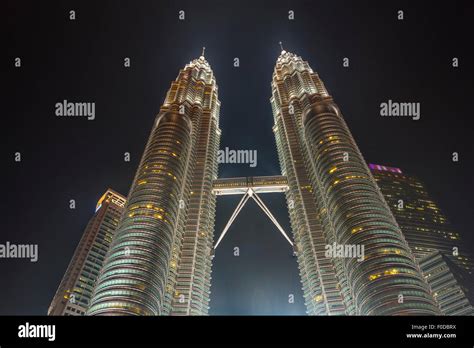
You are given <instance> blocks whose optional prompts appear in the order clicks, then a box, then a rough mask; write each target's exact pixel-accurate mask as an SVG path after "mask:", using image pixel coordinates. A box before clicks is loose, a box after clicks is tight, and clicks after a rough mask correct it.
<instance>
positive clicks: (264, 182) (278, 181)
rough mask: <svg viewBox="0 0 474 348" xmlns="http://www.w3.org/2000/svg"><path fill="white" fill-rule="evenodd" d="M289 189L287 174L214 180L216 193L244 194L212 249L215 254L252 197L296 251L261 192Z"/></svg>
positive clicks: (213, 189) (213, 190)
mask: <svg viewBox="0 0 474 348" xmlns="http://www.w3.org/2000/svg"><path fill="white" fill-rule="evenodd" d="M286 190H288V179H287V178H286V176H281V175H277V176H249V177H238V178H224V179H217V180H214V182H213V188H212V192H213V193H214V194H215V195H218V196H220V195H242V198H241V200H240V202H239V204H237V207H236V208H235V210H234V212H233V213H232V215H231V216H230V218H229V221H228V222H227V224H226V225H225V227H224V230H223V231H222V233H221V235H220V236H219V239H218V240H217V242H216V245H215V246H214V249H213V250H212V253H213V254H214V250H215V249H216V248H217V247H218V246H219V244H220V242H221V241H222V239H223V238H224V236H225V235H226V233H227V231H228V230H229V228H230V226H232V223H233V222H234V221H235V219H236V218H237V216H238V215H239V213H240V211H241V210H242V208H243V207H244V206H245V204H246V203H247V201H248V200H249V199H250V198H252V199H253V200H254V201H255V202H256V203H257V205H258V206H259V207H260V209H262V210H263V212H264V213H265V214H266V215H267V216H268V218H269V219H270V221H271V222H273V224H274V225H275V227H276V228H277V229H278V231H280V233H281V234H282V235H283V237H284V238H285V239H286V240H287V242H288V243H289V244H290V245H291V247H292V248H293V251H294V252H295V253H296V249H295V247H294V244H293V242H292V241H291V239H290V238H289V237H288V235H287V234H286V232H285V231H284V230H283V227H281V225H280V224H279V223H278V221H277V219H276V218H275V216H273V214H272V213H271V211H270V209H268V207H267V206H266V205H265V203H264V202H263V200H262V199H261V198H260V196H259V194H261V193H275V192H280V193H281V192H285V191H286Z"/></svg>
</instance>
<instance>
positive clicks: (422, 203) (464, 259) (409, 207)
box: [369, 164, 474, 315]
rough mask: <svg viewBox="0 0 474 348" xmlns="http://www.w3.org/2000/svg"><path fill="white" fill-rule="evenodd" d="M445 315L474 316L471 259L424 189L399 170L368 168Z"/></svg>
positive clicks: (415, 179)
mask: <svg viewBox="0 0 474 348" xmlns="http://www.w3.org/2000/svg"><path fill="white" fill-rule="evenodd" d="M369 167H370V169H371V171H372V174H373V176H374V178H375V180H376V181H377V184H378V185H379V187H380V190H381V191H382V193H383V195H384V197H385V199H386V201H387V203H388V204H389V206H390V208H391V210H392V212H393V215H394V216H395V219H396V220H397V222H398V224H399V225H400V228H401V229H402V231H403V234H404V236H405V238H406V240H407V242H408V244H409V245H410V247H411V249H412V251H413V254H414V255H415V257H416V258H417V260H418V262H419V263H420V267H421V270H422V272H423V275H424V277H425V279H426V280H427V282H428V284H429V285H430V287H431V291H432V293H433V296H434V298H435V299H436V300H437V302H438V303H439V306H440V308H441V311H442V313H443V314H445V315H473V314H474V310H473V306H472V304H473V303H474V302H473V290H472V289H473V288H474V279H473V275H472V272H473V268H472V259H471V257H470V255H468V253H467V252H466V251H465V249H464V245H463V242H462V240H461V238H460V236H459V233H457V232H456V231H454V228H453V226H452V225H451V223H450V222H449V220H448V219H447V217H446V216H445V215H444V214H443V212H442V211H441V209H440V208H439V206H438V205H437V204H436V202H435V201H434V200H433V199H432V198H431V197H430V195H429V194H428V192H427V190H426V188H425V185H423V183H422V182H421V181H420V180H418V179H417V178H416V177H414V176H411V175H407V174H405V173H403V172H402V171H401V169H400V168H394V167H388V166H384V165H379V164H369Z"/></svg>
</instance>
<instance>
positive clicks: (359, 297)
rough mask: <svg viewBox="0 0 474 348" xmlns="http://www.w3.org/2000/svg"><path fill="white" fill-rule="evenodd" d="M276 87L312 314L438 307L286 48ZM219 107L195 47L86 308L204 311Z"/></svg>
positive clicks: (323, 101)
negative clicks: (334, 250) (356, 250)
mask: <svg viewBox="0 0 474 348" xmlns="http://www.w3.org/2000/svg"><path fill="white" fill-rule="evenodd" d="M271 85H272V96H271V100H270V101H271V105H272V109H273V116H274V121H275V125H274V127H273V131H274V133H275V138H276V144H277V150H278V155H279V160H280V165H281V171H282V173H281V174H282V176H280V177H276V178H280V179H279V185H281V183H282V182H284V183H285V185H284V186H285V189H284V191H285V194H286V199H287V203H288V210H289V214H290V220H291V227H292V230H293V239H294V248H295V252H296V255H297V260H298V264H299V270H300V275H301V281H302V286H303V292H304V297H305V304H306V307H307V312H308V314H313V315H404V314H412V315H413V314H415V315H434V314H438V313H439V309H438V306H437V304H436V302H435V301H434V299H433V297H432V295H431V293H430V289H429V286H428V284H427V283H426V281H425V280H424V279H423V276H422V273H421V271H420V268H419V265H418V264H417V262H416V260H415V258H414V256H413V254H412V252H411V251H410V248H409V247H408V244H407V242H406V241H405V239H404V237H403V234H402V232H401V230H400V228H399V226H398V225H397V223H396V221H395V219H394V217H393V215H392V213H391V212H390V209H389V207H388V205H387V204H386V202H385V200H384V198H383V196H382V194H381V192H380V190H379V188H378V186H377V184H376V182H375V180H374V178H373V177H372V174H371V172H370V170H369V168H368V167H367V164H366V162H365V160H364V158H363V157H362V154H361V153H360V151H359V149H358V147H357V145H356V143H355V141H354V139H353V137H352V135H351V133H350V131H349V128H348V127H347V125H346V123H345V122H344V119H343V117H342V115H341V112H340V111H339V109H338V107H337V105H336V104H335V103H334V101H333V99H332V97H331V96H330V95H329V94H328V92H327V90H326V88H325V87H324V84H323V82H322V81H321V79H320V78H319V76H318V74H317V73H315V72H313V70H312V69H311V68H310V66H309V65H308V63H307V62H305V61H303V60H302V59H301V57H299V56H297V55H295V54H293V53H290V52H286V51H284V50H282V52H281V54H280V56H279V57H278V59H277V62H276V66H275V70H274V73H273V79H272V84H271ZM219 109H220V101H219V100H218V88H217V84H216V79H215V77H214V75H213V72H212V70H211V67H210V65H209V63H208V62H207V60H206V59H205V57H204V55H202V56H200V57H199V58H198V59H195V60H193V61H192V62H190V63H189V64H188V65H186V66H185V67H184V69H182V70H181V71H180V73H179V75H178V77H177V79H176V80H175V81H173V82H172V84H171V88H170V89H169V91H168V94H167V96H166V100H165V102H164V104H163V106H162V107H161V109H160V112H159V113H158V115H157V117H156V120H155V122H154V125H153V129H152V130H151V134H150V137H149V139H148V142H147V144H146V147H145V151H144V153H143V157H142V159H141V161H140V164H139V167H138V170H137V172H136V175H135V178H134V180H133V183H132V185H131V189H130V192H129V195H128V198H127V202H126V204H125V207H124V212H123V215H122V218H121V220H120V221H119V223H118V227H117V230H116V232H115V235H114V239H113V242H112V244H111V247H110V249H109V251H108V254H107V257H106V259H105V262H104V266H103V268H102V271H101V272H100V275H99V278H98V281H97V283H96V286H95V290H94V294H93V297H92V300H91V303H90V306H89V309H88V314H89V315H205V314H207V313H208V310H209V294H210V286H211V263H212V258H213V254H214V248H215V247H214V245H213V243H214V218H215V207H216V194H217V193H216V192H217V191H216V190H217V188H218V189H219V190H220V189H222V187H223V184H222V182H220V180H218V179H217V170H218V161H217V154H218V149H219V140H220V134H221V131H220V129H219ZM272 178H275V177H272ZM255 179H256V178H253V180H250V181H249V180H247V181H246V182H247V184H246V185H250V184H248V183H249V182H252V183H255V182H257V181H258V180H255ZM265 180H266V179H265ZM265 180H263V179H262V180H260V181H261V182H264V181H265ZM272 180H276V179H272ZM282 180H283V181H282ZM267 181H268V180H267ZM277 181H278V180H277ZM219 182H220V183H219ZM216 183H219V185H217V186H216ZM229 183H230V184H228V185H230V186H233V187H232V188H235V187H234V186H235V185H236V184H235V183H234V184H232V181H229ZM216 187H217V188H216ZM279 187H280V186H279ZM245 190H247V186H245ZM248 190H249V191H248V192H250V193H252V192H256V191H255V190H252V189H251V188H250V186H248ZM262 204H263V203H262ZM234 218H235V217H234ZM328 245H342V246H347V245H352V246H362V247H363V249H362V250H364V255H363V257H362V259H360V258H355V257H339V256H337V255H333V256H329V257H328V255H327V246H328Z"/></svg>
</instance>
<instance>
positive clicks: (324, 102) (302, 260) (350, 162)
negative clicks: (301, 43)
mask: <svg viewBox="0 0 474 348" xmlns="http://www.w3.org/2000/svg"><path fill="white" fill-rule="evenodd" d="M271 104H272V109H273V115H274V121H275V125H274V127H273V130H274V133H275V138H276V143H277V149H278V154H279V159H280V165H281V169H282V174H283V175H285V176H286V177H287V179H288V185H289V190H288V191H287V193H286V197H287V202H288V208H289V212H290V220H291V224H292V229H293V233H294V239H295V243H296V249H297V256H298V264H299V269H300V274H301V279H302V284H303V292H304V297H305V303H306V306H307V312H308V313H309V314H315V315H340V314H356V315H403V314H407V315H409V314H415V315H416V314H418V315H423V314H425V315H431V314H438V313H439V309H438V307H437V305H436V302H435V301H434V299H433V297H432V296H431V294H430V289H429V286H428V284H427V283H426V282H425V281H424V279H423V277H422V274H421V271H420V268H419V265H418V264H417V262H416V260H415V258H414V256H413V254H412V253H411V251H410V248H409V246H408V244H407V242H406V240H405V239H404V237H403V235H402V232H401V230H400V228H399V226H398V225H397V223H396V221H395V219H394V217H393V215H392V213H391V211H390V209H389V207H388V205H387V203H386V202H385V200H384V197H383V196H382V194H381V193H380V190H379V188H378V187H377V184H376V183H375V180H374V178H373V177H372V175H371V172H370V170H369V168H368V166H367V165H366V163H365V160H364V158H363V157H362V154H361V153H360V151H359V149H358V147H357V145H356V143H355V140H354V138H353V137H352V135H351V133H350V130H349V128H348V126H347V124H346V123H345V121H344V119H343V117H342V114H341V112H340V110H339V109H338V107H337V105H336V104H335V103H334V101H333V99H332V97H331V96H330V95H329V93H328V92H327V90H326V88H325V86H324V84H323V82H322V80H321V79H320V78H319V76H318V74H317V73H315V72H314V71H313V70H312V69H311V67H310V66H309V64H308V63H307V62H305V61H303V60H302V59H301V57H299V56H297V55H295V54H292V53H290V52H286V51H282V52H281V55H280V56H279V57H278V60H277V62H276V66H275V70H274V73H273V79H272V97H271ZM333 243H336V244H338V245H363V246H364V249H365V257H364V259H363V261H358V260H357V259H356V258H330V257H326V255H325V252H324V251H325V247H326V246H327V245H329V244H333ZM400 298H402V299H403V300H402V301H400Z"/></svg>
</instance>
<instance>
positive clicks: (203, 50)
mask: <svg viewBox="0 0 474 348" xmlns="http://www.w3.org/2000/svg"><path fill="white" fill-rule="evenodd" d="M205 52H206V47H204V46H203V47H202V53H201V57H204V53H205Z"/></svg>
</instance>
